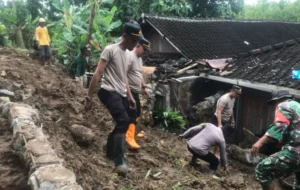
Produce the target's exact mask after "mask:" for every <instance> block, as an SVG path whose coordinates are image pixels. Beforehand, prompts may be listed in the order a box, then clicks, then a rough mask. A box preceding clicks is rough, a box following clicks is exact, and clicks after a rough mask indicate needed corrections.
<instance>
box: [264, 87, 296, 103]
mask: <svg viewBox="0 0 300 190" xmlns="http://www.w3.org/2000/svg"><path fill="white" fill-rule="evenodd" d="M282 98H293V95H291V94H290V92H289V91H287V90H278V91H277V92H275V93H273V96H272V99H271V100H269V102H273V101H275V100H280V99H282Z"/></svg>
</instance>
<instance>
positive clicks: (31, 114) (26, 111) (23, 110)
mask: <svg viewBox="0 0 300 190" xmlns="http://www.w3.org/2000/svg"><path fill="white" fill-rule="evenodd" d="M8 114H9V117H10V119H11V120H14V119H16V118H22V119H31V120H32V121H33V122H35V123H36V122H38V120H39V117H38V110H36V109H33V108H32V107H31V106H29V105H26V104H18V103H11V107H10V109H9V113H8Z"/></svg>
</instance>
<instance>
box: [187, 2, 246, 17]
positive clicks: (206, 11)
mask: <svg viewBox="0 0 300 190" xmlns="http://www.w3.org/2000/svg"><path fill="white" fill-rule="evenodd" d="M189 3H190V4H191V7H192V12H191V14H189V16H196V17H208V18H211V17H214V18H218V17H225V18H232V16H234V15H236V14H238V13H239V12H240V11H241V10H242V8H243V6H244V0H201V1H199V0H189Z"/></svg>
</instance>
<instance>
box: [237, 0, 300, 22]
mask: <svg viewBox="0 0 300 190" xmlns="http://www.w3.org/2000/svg"><path fill="white" fill-rule="evenodd" d="M237 18H238V19H271V20H282V21H295V22H299V21H300V0H296V1H284V0H281V1H279V2H274V1H272V2H271V1H270V2H269V1H266V0H260V1H258V3H257V4H256V5H254V6H249V5H246V6H244V8H243V11H242V12H241V13H240V14H238V15H237Z"/></svg>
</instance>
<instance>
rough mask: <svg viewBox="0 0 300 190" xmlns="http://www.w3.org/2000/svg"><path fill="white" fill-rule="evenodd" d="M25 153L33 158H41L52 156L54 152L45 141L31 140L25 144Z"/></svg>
mask: <svg viewBox="0 0 300 190" xmlns="http://www.w3.org/2000/svg"><path fill="white" fill-rule="evenodd" d="M25 148H26V152H29V153H31V154H32V155H33V156H41V155H45V154H54V150H53V149H52V147H51V146H50V143H49V142H48V141H46V140H39V139H33V140H30V141H29V142H27V145H26V147H25Z"/></svg>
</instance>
